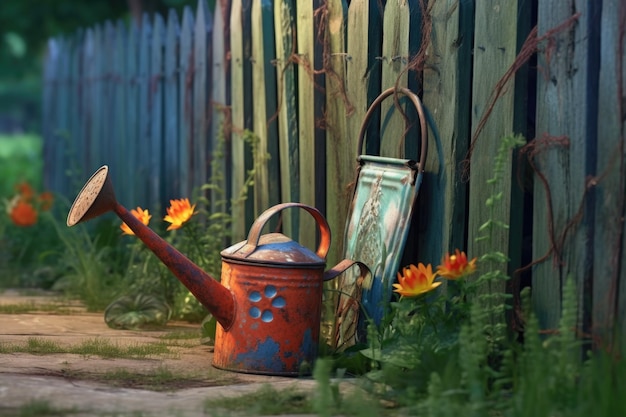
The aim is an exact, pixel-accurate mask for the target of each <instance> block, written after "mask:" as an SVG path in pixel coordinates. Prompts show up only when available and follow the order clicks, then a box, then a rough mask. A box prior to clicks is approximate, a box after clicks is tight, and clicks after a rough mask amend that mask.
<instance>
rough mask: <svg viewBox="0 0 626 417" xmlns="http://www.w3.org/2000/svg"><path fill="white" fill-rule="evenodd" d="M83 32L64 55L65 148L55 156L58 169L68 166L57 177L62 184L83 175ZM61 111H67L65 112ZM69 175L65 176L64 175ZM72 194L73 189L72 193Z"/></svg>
mask: <svg viewBox="0 0 626 417" xmlns="http://www.w3.org/2000/svg"><path fill="white" fill-rule="evenodd" d="M84 42H85V33H84V31H82V30H80V31H78V33H76V34H75V35H74V36H72V38H71V39H70V43H69V45H68V46H69V48H68V51H67V52H68V54H67V56H66V60H67V61H66V63H65V65H67V70H66V73H65V74H66V77H67V80H68V84H69V87H68V88H67V90H66V92H65V97H64V101H65V106H64V107H62V108H61V109H62V110H61V111H60V119H59V120H60V122H61V126H63V131H64V132H65V137H64V142H65V146H64V147H62V148H60V149H59V150H58V153H57V161H58V164H59V165H58V166H61V167H63V166H66V167H72V168H70V170H69V171H70V172H69V173H63V174H61V175H60V180H61V181H66V180H67V179H68V178H67V177H68V176H73V177H74V178H76V177H80V178H81V179H84V178H85V175H86V173H83V172H82V164H81V162H82V160H81V158H82V150H83V148H84V146H83V144H84V139H83V137H82V129H83V121H84V120H83V118H82V117H81V113H82V110H81V107H82V105H83V101H82V92H83V89H84V88H85V73H84V68H83V67H82V59H83V48H84ZM64 109H69V111H65V110H64ZM68 174H69V175H68ZM77 183H78V184H76V185H77V188H78V189H80V188H79V187H80V180H77ZM72 192H73V193H75V192H76V191H75V190H72Z"/></svg>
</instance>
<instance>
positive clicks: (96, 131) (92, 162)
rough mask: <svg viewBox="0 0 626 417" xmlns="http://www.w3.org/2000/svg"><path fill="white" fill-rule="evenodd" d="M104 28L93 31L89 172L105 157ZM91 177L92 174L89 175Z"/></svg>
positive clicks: (96, 27)
mask: <svg viewBox="0 0 626 417" xmlns="http://www.w3.org/2000/svg"><path fill="white" fill-rule="evenodd" d="M102 38H103V27H102V25H96V26H95V27H94V29H93V55H92V56H91V60H92V65H93V69H92V71H91V76H90V77H89V78H90V80H89V83H90V84H91V88H90V90H91V97H90V98H89V101H90V102H91V103H90V107H91V110H92V117H91V125H90V126H89V127H88V129H89V130H90V131H91V134H90V138H91V144H90V155H89V162H88V163H87V164H86V166H85V168H86V169H87V172H89V173H91V172H94V171H95V170H96V169H97V168H98V166H99V165H98V164H101V161H102V156H103V152H102V151H103V146H102V145H103V141H102V107H103V104H104V103H103V99H104V95H103V93H104V89H103V82H104V77H103V76H104V66H105V63H104V61H105V57H104V50H103V47H104V45H103V39H102ZM89 175H90V174H89Z"/></svg>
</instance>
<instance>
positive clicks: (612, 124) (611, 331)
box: [591, 0, 626, 351]
mask: <svg viewBox="0 0 626 417" xmlns="http://www.w3.org/2000/svg"><path fill="white" fill-rule="evenodd" d="M625 13H626V6H624V3H623V2H620V1H618V0H611V1H604V2H603V4H602V21H601V24H600V28H601V29H600V30H601V35H600V39H601V42H602V43H601V46H600V50H601V51H607V52H608V53H606V54H605V53H602V54H601V61H600V73H599V85H598V87H599V88H598V92H599V96H598V134H597V138H598V150H597V151H598V157H597V175H598V177H599V180H598V183H597V187H596V190H595V193H596V202H595V233H594V236H593V241H594V242H595V244H594V249H593V287H592V294H593V304H592V305H593V308H592V310H591V313H592V315H593V316H592V320H593V322H592V330H593V333H594V335H595V336H596V338H595V339H596V341H597V343H598V344H599V345H600V346H603V347H609V348H613V347H617V343H620V342H621V348H622V351H624V350H623V349H624V348H625V346H626V266H625V265H624V259H626V250H625V245H624V240H623V239H624V238H623V237H624V236H626V223H625V222H624V218H625V216H626V209H625V207H626V206H625V204H626V201H625V199H626V195H625V193H626V191H625V188H624V187H625V180H626V177H625V172H626V147H625V146H624V145H625V144H624V140H625V137H624V132H625V131H626V120H625V119H623V118H622V119H621V120H620V111H619V110H620V109H621V111H622V114H623V111H624V105H625V103H624V102H623V100H622V99H621V98H620V97H623V94H624V92H626V54H625V52H626V51H624V45H626V34H624V32H623V26H620V23H621V24H622V25H623V23H624V21H623V19H624V16H626V14H625ZM620 20H621V22H620ZM620 29H622V30H620ZM600 138H601V139H600ZM620 334H621V335H622V336H621V340H619V338H620V336H619V335H620ZM611 351H617V350H613V349H611Z"/></svg>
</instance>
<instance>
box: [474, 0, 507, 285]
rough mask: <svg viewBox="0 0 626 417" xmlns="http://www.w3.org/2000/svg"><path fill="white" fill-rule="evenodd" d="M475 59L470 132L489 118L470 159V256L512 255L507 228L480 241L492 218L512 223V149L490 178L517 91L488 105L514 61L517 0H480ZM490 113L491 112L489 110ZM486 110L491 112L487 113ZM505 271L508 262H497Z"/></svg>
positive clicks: (493, 232)
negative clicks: (488, 204)
mask: <svg viewBox="0 0 626 417" xmlns="http://www.w3.org/2000/svg"><path fill="white" fill-rule="evenodd" d="M474 28H475V29H474V62H473V74H474V78H473V84H472V112H471V115H472V120H471V125H472V132H475V131H476V129H477V127H478V125H479V123H480V120H481V119H483V118H484V117H488V119H487V122H486V123H485V125H484V128H483V129H482V132H480V134H479V135H478V136H476V138H475V139H474V140H475V143H474V147H473V149H472V154H471V157H470V161H471V165H470V171H469V174H470V177H469V178H470V184H469V189H470V194H469V212H468V228H469V230H468V235H469V238H468V244H467V249H468V252H469V253H470V254H472V255H471V256H480V255H482V254H484V253H487V252H488V251H492V250H494V249H495V250H498V251H501V252H502V253H504V254H508V248H509V234H508V230H506V229H502V228H493V230H492V232H490V233H489V234H488V238H487V239H485V240H481V241H476V238H478V237H479V236H481V235H484V233H481V232H479V229H480V227H481V226H482V225H483V224H484V223H485V222H487V221H488V220H496V221H500V222H503V223H505V224H507V225H508V224H509V223H510V209H511V207H510V193H511V180H512V178H513V177H512V175H513V173H512V172H511V160H512V159H511V153H510V152H509V155H508V158H507V159H505V163H504V167H505V169H504V172H503V173H502V179H501V181H500V182H499V183H498V184H497V185H496V186H494V187H491V186H488V183H487V180H488V179H490V178H492V177H493V175H494V162H493V161H494V158H495V156H496V155H497V153H498V150H499V148H500V143H501V139H502V138H503V137H505V136H507V135H511V134H513V118H514V100H515V95H514V89H513V88H512V86H509V88H508V89H507V91H506V92H505V93H504V94H503V95H502V96H501V97H500V98H499V99H498V100H497V102H496V104H495V106H494V107H493V108H491V109H490V108H489V105H490V103H491V99H492V94H493V92H494V91H495V86H496V84H497V83H498V81H499V80H500V79H501V78H502V76H503V75H504V73H505V72H506V70H507V69H508V68H509V67H510V66H511V65H512V64H513V61H514V59H515V57H516V54H517V50H516V46H517V1H494V2H478V3H477V4H476V12H475V26H474ZM487 112H490V113H487ZM486 114H487V116H486ZM499 192H502V195H503V196H504V197H503V198H502V199H500V200H499V201H498V202H497V203H496V204H494V205H493V206H492V209H491V210H489V209H488V208H487V207H486V206H485V202H486V201H487V199H488V198H489V197H490V196H492V195H493V194H494V193H499ZM496 267H500V268H502V269H503V272H504V273H506V272H507V271H506V265H499V266H496ZM482 290H483V291H485V292H504V291H505V286H504V283H503V282H502V283H497V284H496V283H492V284H491V285H490V288H483V289H482Z"/></svg>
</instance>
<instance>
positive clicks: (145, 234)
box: [67, 165, 235, 330]
mask: <svg viewBox="0 0 626 417" xmlns="http://www.w3.org/2000/svg"><path fill="white" fill-rule="evenodd" d="M109 211H113V212H114V213H115V214H116V215H117V216H118V217H119V218H120V219H122V221H123V222H124V223H126V225H128V227H129V228H130V229H131V230H132V231H133V232H134V233H135V235H136V236H137V237H138V238H139V239H141V241H142V242H143V243H144V244H145V245H146V246H147V247H148V249H150V250H151V251H152V252H153V253H154V254H155V255H156V256H157V257H158V258H159V260H160V261H161V262H163V263H164V264H165V265H166V266H167V267H168V268H169V270H170V271H172V273H173V274H174V275H175V276H176V278H178V280H179V281H180V282H181V283H183V285H185V287H187V289H189V291H190V292H191V293H192V294H193V295H194V296H195V297H196V298H197V299H198V301H200V303H202V305H203V306H204V307H206V308H207V310H209V311H210V312H211V314H212V315H213V316H214V317H215V319H216V320H217V321H218V323H220V325H222V327H223V328H224V329H226V330H227V329H229V328H230V327H231V326H232V324H233V322H234V320H235V301H234V297H233V294H232V293H231V291H230V290H228V289H227V288H226V287H224V286H222V285H221V284H220V283H219V282H218V281H216V280H215V279H214V278H213V277H211V276H210V275H209V274H207V273H206V272H204V271H203V270H202V269H201V268H200V267H198V266H197V265H196V264H194V263H193V262H191V261H190V260H189V259H188V258H187V257H186V256H185V255H183V254H182V253H180V252H179V251H178V250H176V249H175V248H174V247H172V246H171V245H170V244H169V243H167V242H166V241H165V240H164V239H163V238H161V237H160V236H159V235H158V234H156V233H155V232H154V231H153V230H152V229H150V228H149V227H148V226H146V225H144V224H143V223H142V222H141V221H139V219H137V218H136V217H135V216H133V214H132V213H130V212H129V211H128V210H127V209H126V208H125V207H124V206H122V205H121V204H119V203H118V202H117V200H116V199H115V193H114V192H113V186H112V185H111V181H110V179H109V175H108V167H107V166H106V165H105V166H103V167H101V168H100V169H98V171H96V172H95V173H94V174H93V175H92V176H91V178H90V179H89V180H88V181H87V183H86V184H85V185H84V186H83V188H82V190H81V191H80V193H79V194H78V196H77V197H76V200H75V201H74V203H73V204H72V207H71V208H70V211H69V214H68V216H67V225H68V226H74V225H75V224H77V223H80V222H83V221H86V220H89V219H92V218H94V217H97V216H99V215H101V214H103V213H106V212H109Z"/></svg>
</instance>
